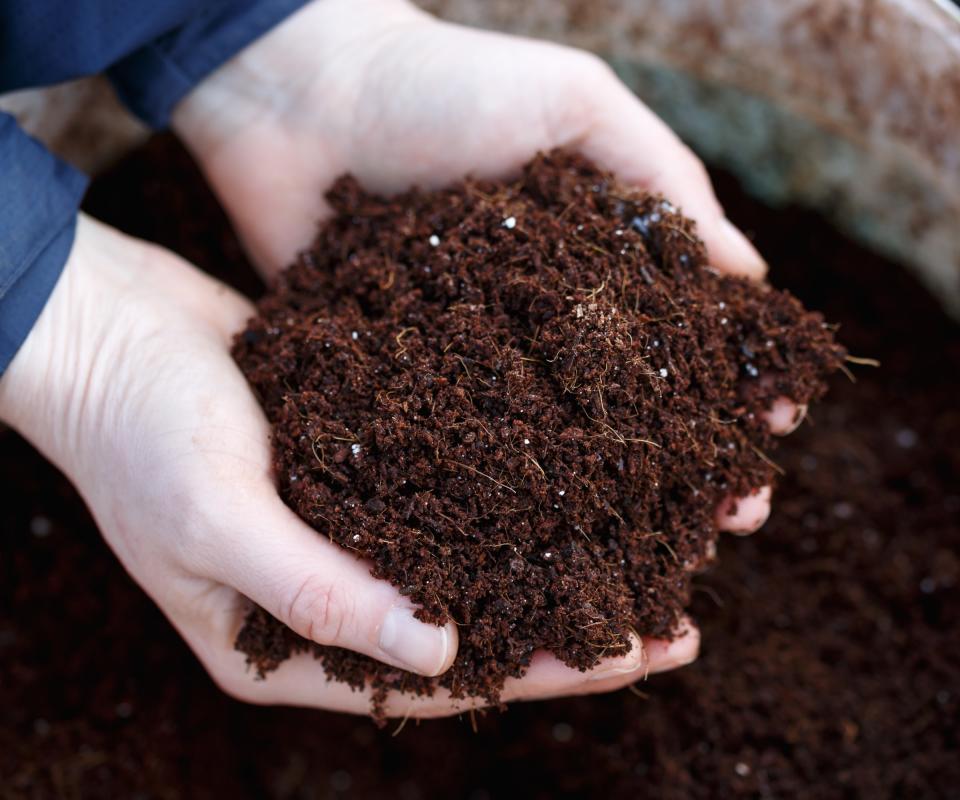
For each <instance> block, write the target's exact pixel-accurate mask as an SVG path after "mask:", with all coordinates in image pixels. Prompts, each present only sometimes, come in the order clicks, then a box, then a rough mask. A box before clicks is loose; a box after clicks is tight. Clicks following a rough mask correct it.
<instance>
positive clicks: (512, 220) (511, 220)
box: [503, 217, 517, 230]
mask: <svg viewBox="0 0 960 800" xmlns="http://www.w3.org/2000/svg"><path fill="white" fill-rule="evenodd" d="M503 227H504V228H506V229H507V230H513V229H514V228H516V227H517V218H516V217H507V218H506V219H505V220H504V221H503Z"/></svg>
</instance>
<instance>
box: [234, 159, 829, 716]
mask: <svg viewBox="0 0 960 800" xmlns="http://www.w3.org/2000/svg"><path fill="white" fill-rule="evenodd" d="M328 199H329V201H330V203H331V204H332V206H333V208H334V210H335V217H334V218H333V219H332V221H330V222H329V223H328V224H326V225H325V226H324V227H323V228H322V229H321V230H320V232H319V235H318V236H317V239H316V241H315V242H314V243H313V245H312V246H311V247H310V248H309V249H308V250H306V251H305V252H303V253H302V254H301V256H300V257H299V258H298V260H297V261H296V263H294V264H293V265H292V266H291V267H290V268H289V269H288V270H287V271H286V272H285V273H284V274H283V276H282V278H281V279H280V281H279V284H278V286H277V287H275V289H274V290H273V291H272V292H270V293H269V294H268V295H267V296H266V297H265V298H264V299H263V300H262V301H261V302H260V304H259V316H258V317H257V318H256V319H254V320H252V321H251V323H250V324H249V326H248V328H247V330H246V331H245V332H244V333H243V334H242V335H241V336H240V337H238V339H237V342H236V346H235V356H236V358H237V361H238V363H239V364H240V366H241V368H242V369H243V371H244V373H245V374H246V376H247V378H248V380H249V381H250V383H251V384H252V386H253V387H254V389H255V391H256V392H257V394H258V396H259V398H260V400H261V402H262V404H263V406H264V409H265V411H266V414H267V416H268V418H269V420H270V422H271V424H272V426H273V431H274V445H275V466H276V472H277V476H278V481H279V488H280V492H281V494H282V496H283V498H284V499H285V500H286V502H287V503H289V505H290V506H291V507H292V508H293V509H294V510H295V511H296V512H297V513H298V514H299V515H300V516H301V517H302V518H303V519H304V520H306V521H307V522H308V523H310V524H311V525H312V526H313V527H315V528H316V529H317V530H318V531H319V532H321V533H322V534H324V535H327V536H329V537H330V538H331V539H332V540H333V541H335V542H337V543H338V544H340V545H341V546H343V547H347V548H350V549H351V550H353V551H355V552H356V553H357V554H358V555H359V556H363V557H365V558H367V559H369V561H370V562H371V564H372V572H373V574H374V575H376V576H377V577H380V578H385V579H387V580H389V581H390V582H391V583H393V584H394V585H396V586H397V587H399V588H400V591H401V592H402V593H403V594H405V595H408V596H409V597H410V598H411V600H412V601H414V602H415V603H416V604H418V606H419V607H420V609H421V610H420V611H419V612H418V616H419V617H420V618H421V619H422V620H424V621H427V622H431V623H436V624H443V623H444V622H446V621H447V620H448V619H453V620H454V621H455V622H456V623H457V624H458V626H459V629H460V650H459V655H458V658H457V661H456V663H455V664H454V666H453V667H452V668H451V669H450V670H449V671H448V672H447V673H445V674H444V675H443V676H441V677H440V678H438V679H426V678H421V677H418V676H414V675H412V674H408V673H403V672H399V671H397V670H395V669H393V668H387V667H385V666H383V665H381V664H379V663H378V662H375V661H373V660H371V659H368V658H366V657H364V656H361V655H358V654H356V653H352V652H348V651H344V650H339V649H335V648H327V647H321V646H319V645H315V644H313V643H310V642H307V641H306V640H304V639H301V638H300V637H298V636H297V635H296V634H294V633H293V632H292V631H290V630H289V629H287V628H286V627H284V626H283V625H281V624H280V623H279V622H277V621H276V620H274V619H273V618H272V617H270V616H269V615H268V614H267V613H266V612H264V611H262V610H261V609H254V610H253V611H252V612H251V613H250V615H249V617H248V619H247V622H246V624H245V626H244V628H243V630H242V631H241V633H240V635H239V637H238V640H237V646H238V648H239V649H241V650H242V651H243V652H245V653H246V654H247V656H248V659H249V661H250V663H251V664H253V665H255V666H256V668H257V669H258V670H259V672H260V674H261V675H262V674H264V673H265V672H267V671H269V670H271V669H273V668H275V667H276V666H277V665H278V664H279V663H281V662H282V661H283V660H284V659H286V658H288V657H289V656H290V655H291V653H293V652H294V651H298V650H308V649H309V650H312V651H313V652H314V653H315V654H316V655H317V657H318V658H321V659H322V660H323V663H324V667H325V669H326V671H327V672H328V674H330V675H331V676H332V677H334V678H336V679H338V680H341V681H345V682H347V683H349V684H351V685H353V686H355V687H358V688H359V687H363V686H364V685H365V684H366V683H368V682H369V683H371V684H372V685H373V687H374V688H375V690H376V698H377V701H380V700H382V698H383V697H384V696H385V694H386V692H387V690H389V689H399V690H401V691H405V692H416V693H423V692H432V691H433V689H434V688H435V687H436V686H437V685H441V686H444V687H446V688H448V689H449V690H450V691H451V692H452V693H453V695H454V696H455V697H463V696H467V695H471V696H480V697H483V698H485V699H487V700H489V701H491V702H496V701H497V699H498V697H499V692H500V690H501V688H502V686H503V682H504V680H505V678H507V677H508V676H520V675H522V674H523V672H524V671H525V668H526V667H527V666H528V665H529V662H530V658H531V656H532V654H533V653H534V651H535V650H537V649H546V650H549V651H550V652H552V653H554V654H555V655H556V656H557V657H558V658H560V659H561V660H562V661H563V662H565V663H566V664H568V665H570V666H572V667H576V668H581V669H587V668H589V667H591V666H593V665H594V664H595V663H596V662H597V661H598V660H599V659H600V658H601V657H603V656H608V655H613V654H618V653H623V652H625V651H626V649H628V648H629V646H630V645H629V640H628V633H629V632H630V631H634V630H635V631H636V632H638V633H639V634H641V635H644V636H657V637H670V636H671V635H673V633H674V631H675V628H676V624H677V622H678V619H679V617H680V615H681V613H682V609H683V608H684V607H685V606H686V605H687V604H688V601H689V593H690V580H691V573H692V571H693V570H695V569H696V568H698V567H700V566H702V565H703V564H704V563H705V562H706V561H707V560H708V558H709V556H708V554H709V552H711V549H712V548H711V545H712V543H713V542H714V540H715V538H716V526H715V523H714V516H715V509H716V508H717V506H718V504H720V502H721V501H722V500H723V499H724V498H725V497H727V496H729V495H734V496H743V495H744V494H746V493H747V492H748V491H749V490H751V489H753V488H756V487H759V486H762V485H764V484H767V483H770V482H771V481H772V479H773V477H774V475H773V470H774V467H773V464H772V462H771V461H770V459H769V457H768V456H767V455H766V453H767V451H768V450H769V449H770V447H771V444H772V442H771V437H770V434H769V433H768V432H767V430H766V427H765V425H764V423H763V421H762V419H761V413H762V411H763V410H764V409H765V408H767V407H768V406H769V404H770V402H771V401H772V400H773V398H775V397H777V396H780V395H786V396H789V397H792V398H794V399H795V400H797V401H798V402H809V401H811V400H815V399H817V398H818V397H819V396H820V395H821V394H822V393H823V391H824V383H823V378H824V376H825V375H826V374H827V373H829V372H831V371H833V370H835V369H836V368H838V367H839V366H840V365H841V363H842V359H843V357H844V351H843V349H842V348H841V347H840V346H839V345H837V344H836V343H835V342H834V338H833V332H832V330H831V328H830V326H828V325H826V324H825V323H824V322H823V319H822V317H821V316H820V315H818V314H814V313H810V312H807V311H805V310H804V309H803V307H802V306H801V305H800V303H799V302H798V301H797V300H795V299H794V298H793V297H791V296H790V295H789V294H787V293H785V292H779V291H775V290H772V289H770V288H768V287H765V286H761V285H757V284H753V283H749V282H747V281H745V280H742V279H737V278H731V277H726V276H723V275H720V274H718V273H717V272H716V271H715V270H713V269H712V268H711V267H710V266H709V265H708V262H707V259H706V254H705V251H704V247H703V245H702V243H701V242H700V241H699V240H698V239H697V238H696V235H695V231H694V226H693V223H692V222H691V221H690V220H688V219H686V218H684V217H683V216H681V214H680V213H679V212H678V211H677V210H676V209H675V208H674V207H673V206H672V205H671V204H670V203H669V202H668V201H666V200H664V199H663V198H660V197H655V196H651V195H648V194H644V193H640V192H637V191H635V190H631V189H628V188H626V187H623V186H619V185H618V184H617V183H616V182H615V181H614V180H613V178H612V176H611V175H609V174H607V173H605V172H603V171H601V170H599V169H598V168H596V167H595V166H593V165H592V164H590V163H589V162H587V161H586V160H584V159H583V158H582V157H579V156H576V155H572V154H568V153H562V152H556V153H553V154H550V155H548V156H540V157H538V158H537V159H536V160H534V161H533V162H532V163H531V164H529V165H528V166H527V167H526V168H525V169H524V170H523V174H522V176H521V177H520V178H519V179H518V180H517V181H515V182H513V183H494V182H485V181H478V180H465V181H463V182H461V183H459V184H457V185H456V186H454V187H452V188H450V189H447V190H444V191H437V192H430V193H425V192H420V191H412V192H409V193H407V194H404V195H401V196H398V197H396V198H392V199H385V198H381V197H377V196H374V195H371V194H368V193H366V192H364V191H363V190H362V189H361V188H360V186H359V185H358V184H357V183H356V181H355V180H353V179H351V178H349V177H345V178H342V179H341V180H339V181H338V182H337V184H336V185H335V187H334V188H333V189H332V191H331V192H330V194H329V197H328Z"/></svg>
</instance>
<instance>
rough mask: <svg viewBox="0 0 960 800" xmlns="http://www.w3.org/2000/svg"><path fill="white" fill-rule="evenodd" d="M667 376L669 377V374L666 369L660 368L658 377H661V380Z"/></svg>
mask: <svg viewBox="0 0 960 800" xmlns="http://www.w3.org/2000/svg"><path fill="white" fill-rule="evenodd" d="M667 375H669V373H668V372H667V369H666V367H661V368H660V377H661V378H666V377H667Z"/></svg>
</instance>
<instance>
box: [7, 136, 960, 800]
mask: <svg viewBox="0 0 960 800" xmlns="http://www.w3.org/2000/svg"><path fill="white" fill-rule="evenodd" d="M713 178H714V181H715V185H716V186H717V189H718V194H719V197H720V198H721V200H722V201H723V204H724V207H725V208H726V209H727V210H728V212H729V213H730V216H731V218H732V219H734V220H735V221H736V222H737V223H738V224H739V225H740V226H741V227H743V228H744V229H747V230H753V231H756V236H757V241H758V244H759V245H760V249H761V252H763V253H764V254H765V255H767V256H768V258H769V260H770V263H771V264H772V265H773V279H774V281H775V282H776V283H777V284H778V285H785V286H789V287H790V289H791V291H794V292H796V293H797V294H798V296H799V297H801V298H802V299H803V301H804V302H805V303H806V304H808V305H810V306H811V307H816V308H821V309H823V310H824V313H826V314H827V316H828V318H830V319H836V320H839V321H840V322H841V323H842V325H843V338H844V342H845V343H846V344H848V346H849V347H850V348H851V349H852V350H853V351H854V352H857V353H865V354H869V355H871V356H876V357H877V358H878V359H879V360H880V361H881V362H882V364H883V366H882V368H881V369H879V370H862V371H861V372H860V373H859V374H858V375H857V378H858V382H857V384H856V385H852V384H850V383H849V382H848V381H847V380H845V379H843V378H840V377H838V378H835V379H834V381H833V382H832V383H833V386H832V387H831V392H830V395H829V397H828V398H827V399H826V400H825V401H824V403H823V404H822V405H820V406H818V408H817V410H816V411H815V413H814V415H813V416H814V417H815V424H805V425H803V426H802V428H801V429H800V431H798V432H797V433H796V434H794V435H793V436H790V437H788V438H787V439H785V440H784V442H783V447H782V448H781V450H780V451H779V453H778V455H777V461H778V463H780V464H781V466H783V468H784V469H785V470H786V473H787V474H786V476H785V477H784V478H782V479H781V481H780V486H779V489H778V494H777V510H776V513H775V514H774V515H773V517H772V519H771V520H770V522H769V523H768V525H767V527H766V528H765V529H764V531H763V532H762V533H761V534H760V535H757V536H750V537H746V538H743V539H738V538H732V537H731V538H728V539H727V540H726V541H725V542H724V548H723V552H722V555H723V557H722V558H721V559H720V560H719V561H718V562H717V563H716V564H715V565H714V567H713V568H712V569H710V570H708V571H707V572H706V573H704V574H701V575H699V576H697V578H696V579H695V582H694V585H693V604H692V611H693V614H694V615H695V616H696V618H697V620H698V622H699V623H700V625H701V628H702V630H703V635H704V640H703V648H702V654H701V657H700V658H699V659H698V660H697V662H695V663H694V664H691V665H690V666H688V667H685V668H684V669H681V670H676V671H673V672H670V673H667V674H663V675H655V676H653V677H652V678H651V679H650V680H649V681H647V682H645V683H644V684H642V685H641V686H640V687H639V688H641V689H642V690H643V692H644V693H646V694H647V695H648V697H646V698H642V697H639V696H635V695H634V694H632V693H630V692H616V693H614V694H610V695H598V696H594V697H590V698H566V699H561V700H552V701H545V702H541V703H517V704H516V705H514V706H512V707H511V709H510V712H509V713H507V714H486V715H479V714H478V715H476V718H475V722H476V724H477V732H475V731H474V729H473V728H472V726H471V724H470V720H469V719H467V718H465V717H464V718H453V719H446V720H432V721H430V722H429V723H428V724H422V725H414V724H412V723H408V724H407V725H406V726H404V728H403V730H402V731H401V732H400V733H399V734H398V735H396V736H393V735H391V734H392V733H393V732H394V730H395V728H394V727H393V726H391V728H390V729H388V730H384V731H377V730H376V729H375V728H374V727H373V726H372V725H371V724H370V723H369V722H368V721H367V720H365V719H361V718H357V717H352V716H347V715H343V714H332V713H324V712H319V711H310V710H297V709H289V708H264V707H259V706H245V705H243V704H240V703H237V702H234V701H232V700H230V699H229V698H227V697H226V696H225V695H223V694H222V693H221V692H220V691H219V690H218V689H217V688H216V687H215V686H214V685H213V683H212V682H211V681H210V680H209V678H208V677H207V676H206V673H204V671H203V669H202V668H201V666H200V665H199V662H198V661H197V659H196V658H195V656H194V655H193V654H192V653H191V652H190V651H189V649H188V648H187V647H186V645H185V644H184V643H183V641H182V640H181V639H180V637H179V636H178V635H177V633H176V631H174V629H173V628H172V627H171V626H170V624H169V623H168V622H167V621H166V619H165V618H164V617H163V615H162V614H161V613H160V612H159V611H158V610H157V608H156V606H154V605H153V603H152V602H151V601H150V600H149V598H147V596H146V595H145V594H144V593H143V592H142V591H141V590H140V589H139V588H138V587H137V586H136V585H135V584H134V583H133V581H132V580H130V578H129V576H128V575H127V574H126V573H125V572H124V570H123V568H122V567H121V566H120V564H119V562H118V561H117V560H116V558H115V557H114V556H113V555H112V554H111V553H110V551H109V550H108V548H107V547H106V546H105V545H104V543H103V541H102V539H101V538H100V536H99V534H98V532H97V529H96V526H95V524H94V522H93V520H92V519H90V516H89V514H87V512H86V510H85V508H84V505H83V501H82V500H81V499H80V498H79V497H77V495H76V493H75V492H74V491H73V490H72V489H71V488H70V487H69V485H68V484H67V483H66V481H65V480H64V479H63V477H62V476H61V475H60V474H59V473H57V472H56V470H55V469H54V468H53V467H51V466H50V465H49V464H47V463H46V462H45V461H44V460H43V458H42V457H41V456H40V455H38V454H37V453H36V452H35V451H33V450H32V449H31V448H30V447H29V446H27V445H26V444H25V443H24V442H23V441H22V440H20V439H19V438H18V437H16V436H15V435H13V434H12V433H7V434H6V435H3V434H0V479H2V481H3V485H4V486H5V487H6V489H7V492H6V497H5V499H6V502H4V503H3V504H0V530H2V531H3V532H4V533H5V534H6V536H5V538H4V545H3V551H2V553H3V557H2V558H0V650H2V653H3V658H2V659H0V787H2V791H0V794H2V795H3V796H4V798H6V797H10V798H12V799H16V800H19V799H20V798H24V799H25V800H26V799H27V798H30V800H33V799H34V798H40V797H43V798H46V797H83V798H111V800H112V798H116V797H134V796H149V797H159V798H177V797H189V798H211V799H213V798H222V797H235V798H242V799H243V800H247V799H248V798H250V799H252V798H258V799H259V798H264V797H269V798H277V799H278V800H293V798H302V797H314V796H315V797H338V798H339V797H351V798H376V799H377V800H379V799H380V798H383V799H384V800H395V798H403V799H404V800H416V799H417V798H429V797H450V798H474V800H480V799H481V798H500V797H517V796H523V797H527V798H531V800H536V799H537V798H554V797H561V796H562V797H609V798H630V800H633V799H634V798H636V797H637V796H652V797H662V798H664V799H665V800H674V798H676V800H690V799H691V798H710V800H717V798H722V799H723V800H726V798H757V797H771V796H774V797H816V798H825V799H827V800H832V799H833V798H838V800H839V799H840V798H850V797H869V798H877V800H887V798H889V799H890V800H893V799H894V798H904V797H909V798H931V800H932V799H933V798H944V797H952V796H954V795H955V794H956V787H957V786H958V785H960V760H958V759H957V757H956V753H957V747H958V736H960V692H958V691H957V687H958V686H960V651H958V648H957V645H956V643H957V641H958V634H960V559H958V558H957V553H958V552H960V493H958V489H957V487H958V486H960V408H958V405H957V378H956V376H957V374H958V372H960V328H958V326H957V325H956V324H955V323H953V322H951V321H950V320H948V319H947V318H946V317H945V316H944V314H943V312H942V310H941V309H940V308H939V307H938V305H937V304H936V302H935V301H934V300H933V299H932V298H931V297H930V296H929V295H928V294H927V293H926V292H925V291H924V290H923V289H922V288H921V287H920V286H919V284H917V282H916V281H915V280H914V279H913V278H912V277H911V276H910V274H909V273H908V272H907V271H906V270H903V269H901V268H899V267H897V266H896V265H894V264H891V263H890V262H888V261H885V260H884V259H883V258H881V257H879V256H877V255H875V254H871V253H869V252H867V251H865V250H863V249H862V248H861V247H858V246H857V245H855V244H853V243H851V242H850V241H848V240H846V239H844V238H843V237H841V236H840V235H839V234H838V233H837V232H836V231H834V230H833V229H832V228H831V227H830V226H829V225H827V223H825V222H824V221H823V220H822V219H820V218H819V217H817V216H816V215H814V214H811V213H810V212H805V211H801V210H799V209H796V208H786V209H776V210H774V209H770V208H765V207H763V206H761V205H760V204H758V203H757V202H756V201H754V200H751V199H749V198H747V197H746V196H745V195H744V194H743V192H742V191H741V190H740V189H739V188H738V187H737V185H736V184H735V182H734V181H733V180H732V179H730V178H729V177H725V176H723V175H722V174H717V173H714V175H713ZM86 206H87V209H88V211H90V212H91V213H93V214H95V215H97V216H99V217H101V218H103V219H104V220H106V221H108V222H110V223H112V224H116V225H120V226H121V227H122V228H123V229H124V230H125V231H127V232H129V233H131V234H133V235H138V236H142V237H146V238H148V239H151V240H153V241H158V242H161V243H163V244H165V245H166V246H168V247H172V248H174V249H175V250H177V251H178V252H181V253H184V254H187V255H189V257H190V259H191V260H192V261H194V262H195V263H197V264H198V265H200V266H202V267H203V268H205V269H207V270H209V271H211V272H213V273H214V274H216V275H218V276H219V277H221V278H222V279H224V280H228V281H230V282H231V283H233V284H234V285H241V286H243V287H244V288H245V289H246V290H247V291H250V292H252V291H256V289H257V286H258V283H257V279H256V277H255V275H254V273H253V271H252V269H251V268H250V266H249V265H248V264H247V263H246V262H245V261H244V260H243V259H242V257H241V255H240V253H241V251H240V248H239V245H238V244H237V241H236V239H235V237H234V236H233V234H232V232H231V230H230V225H229V222H228V221H227V219H226V217H225V216H224V214H223V212H222V211H221V210H220V209H219V207H218V205H217V202H216V200H215V199H214V198H213V196H212V195H211V194H210V192H209V190H208V189H207V188H206V186H205V185H204V181H203V178H202V176H201V175H200V174H199V172H198V171H197V169H196V167H195V166H194V165H193V164H192V162H191V161H190V159H189V157H188V156H187V155H186V154H185V153H184V152H183V150H182V148H181V147H180V146H179V145H178V144H177V143H176V140H175V139H173V137H172V136H169V135H166V136H160V137H156V138H154V139H153V140H152V141H151V142H150V143H149V144H148V145H147V146H146V147H144V148H142V149H140V150H138V151H137V152H136V153H135V154H133V155H132V156H131V157H129V158H128V159H126V160H125V161H124V162H123V163H122V164H120V165H118V166H117V167H116V168H115V169H114V170H113V171H111V173H110V174H108V175H104V176H101V177H99V178H98V179H97V180H96V181H94V183H93V185H92V186H91V190H90V193H89V195H88V197H87V199H86ZM438 754H442V757H440V758H438Z"/></svg>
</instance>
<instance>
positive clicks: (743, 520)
mask: <svg viewBox="0 0 960 800" xmlns="http://www.w3.org/2000/svg"><path fill="white" fill-rule="evenodd" d="M772 495H773V489H772V488H771V487H769V486H763V487H761V488H760V489H756V490H755V491H754V492H752V493H751V494H748V495H747V496H746V497H728V498H727V499H726V500H724V501H723V502H722V503H721V504H720V506H719V507H718V508H717V515H716V522H717V527H718V528H719V529H720V530H722V531H729V532H730V533H736V534H740V535H746V534H748V533H753V532H754V531H757V530H759V529H760V528H761V527H763V523H765V522H766V521H767V518H768V517H769V516H770V498H771V496H772Z"/></svg>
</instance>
